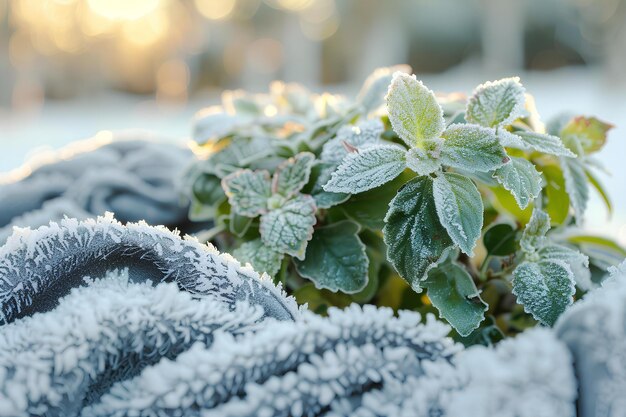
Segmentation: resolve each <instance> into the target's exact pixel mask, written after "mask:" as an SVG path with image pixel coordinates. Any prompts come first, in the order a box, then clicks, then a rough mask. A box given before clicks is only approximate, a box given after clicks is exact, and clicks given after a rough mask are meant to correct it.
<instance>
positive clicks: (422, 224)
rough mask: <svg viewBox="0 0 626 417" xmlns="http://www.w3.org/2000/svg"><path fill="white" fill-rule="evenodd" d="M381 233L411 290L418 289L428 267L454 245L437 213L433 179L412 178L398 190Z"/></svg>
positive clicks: (389, 253)
mask: <svg viewBox="0 0 626 417" xmlns="http://www.w3.org/2000/svg"><path fill="white" fill-rule="evenodd" d="M383 235H384V238H385V243H386V245H387V258H388V259H389V261H390V262H391V263H392V265H393V266H394V268H395V269H396V270H397V271H398V273H399V274H400V276H402V278H404V279H405V280H407V281H408V282H409V284H411V287H412V288H413V290H415V291H417V292H419V291H421V282H422V280H423V279H424V278H425V277H426V274H427V272H428V270H429V269H430V268H432V267H433V266H434V265H436V264H437V263H438V262H439V260H440V258H441V257H442V255H443V254H444V252H445V250H446V249H447V248H449V247H451V246H452V245H453V242H452V240H451V239H450V237H449V236H448V232H447V231H446V229H445V228H444V227H443V226H442V224H441V222H440V221H439V216H438V215H437V208H436V206H435V199H434V197H433V179H432V178H430V177H429V176H424V177H418V178H414V179H413V180H411V181H409V182H408V183H406V184H405V185H404V186H403V187H402V188H401V189H400V190H399V191H398V194H397V195H396V196H395V197H394V199H393V200H391V203H389V211H388V212H387V215H386V216H385V227H384V229H383Z"/></svg>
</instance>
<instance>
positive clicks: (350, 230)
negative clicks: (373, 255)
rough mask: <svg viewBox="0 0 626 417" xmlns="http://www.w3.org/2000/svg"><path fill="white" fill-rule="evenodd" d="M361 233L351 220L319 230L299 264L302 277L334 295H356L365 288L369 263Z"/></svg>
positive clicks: (297, 263)
mask: <svg viewBox="0 0 626 417" xmlns="http://www.w3.org/2000/svg"><path fill="white" fill-rule="evenodd" d="M358 232H359V226H358V225H357V224H356V223H354V222H352V221H349V220H348V221H342V222H339V223H334V224H331V225H328V226H325V227H321V228H319V229H317V230H315V234H313V239H311V241H310V242H309V244H308V246H307V248H306V255H305V257H304V260H301V261H296V269H297V270H298V273H299V274H300V275H302V276H303V277H306V278H309V279H310V280H311V281H313V282H314V283H315V286H316V287H317V288H326V289H329V290H330V291H333V292H336V291H341V292H344V293H348V294H353V293H356V292H358V291H360V290H362V289H363V288H365V286H366V285H367V280H368V266H369V259H368V258H367V255H366V253H365V245H364V244H363V243H362V242H361V240H360V239H359V236H358V235H357V233H358Z"/></svg>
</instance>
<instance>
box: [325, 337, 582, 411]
mask: <svg viewBox="0 0 626 417" xmlns="http://www.w3.org/2000/svg"><path fill="white" fill-rule="evenodd" d="M421 370H422V371H421V372H420V373H416V374H409V375H402V376H401V378H398V377H397V375H393V374H389V375H386V376H385V377H384V378H383V380H382V383H381V384H380V385H381V388H378V389H373V390H371V391H369V392H367V393H365V394H364V395H362V396H361V397H360V398H356V397H353V398H342V399H340V400H337V401H335V402H333V403H332V404H331V409H332V411H331V412H330V413H329V414H328V415H329V416H334V417H339V416H355V417H366V416H367V417H371V416H398V417H432V416H441V417H458V416H472V417H493V416H498V417H554V416H559V417H573V416H574V415H575V408H574V401H575V398H576V384H575V378H574V374H573V369H572V367H571V356H570V355H569V352H568V351H567V349H566V348H565V346H563V345H562V344H560V343H559V342H558V341H557V340H556V338H555V337H554V336H553V335H552V334H551V333H550V332H549V331H548V330H543V329H535V330H530V331H528V332H526V333H524V334H522V335H521V336H518V337H516V338H515V339H508V340H506V341H504V342H502V343H500V344H499V345H498V346H497V347H496V348H495V349H492V348H486V347H483V346H480V347H478V346H477V347H473V348H470V349H468V350H467V351H463V352H461V353H460V354H458V355H457V356H456V357H455V358H454V359H453V361H452V362H448V361H442V360H439V361H433V362H424V363H423V364H422V367H421Z"/></svg>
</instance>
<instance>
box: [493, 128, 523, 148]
mask: <svg viewBox="0 0 626 417" xmlns="http://www.w3.org/2000/svg"><path fill="white" fill-rule="evenodd" d="M496 136H497V137H498V141H500V145H502V146H504V147H505V148H518V149H528V146H529V145H528V144H527V143H526V142H524V141H523V140H522V138H521V137H519V136H518V135H516V134H515V133H512V132H509V131H508V130H506V129H505V128H504V127H499V128H497V129H496Z"/></svg>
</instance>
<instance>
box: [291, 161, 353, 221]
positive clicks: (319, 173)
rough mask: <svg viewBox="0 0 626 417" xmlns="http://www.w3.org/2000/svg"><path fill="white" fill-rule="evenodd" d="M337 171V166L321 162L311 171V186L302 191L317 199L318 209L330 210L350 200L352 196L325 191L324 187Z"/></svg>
mask: <svg viewBox="0 0 626 417" xmlns="http://www.w3.org/2000/svg"><path fill="white" fill-rule="evenodd" d="M336 169H337V166H336V165H333V164H327V163H325V162H319V163H317V164H315V165H314V166H313V168H312V169H311V179H310V181H309V184H308V185H307V186H306V187H304V189H303V190H302V191H303V193H304V194H309V195H310V196H311V197H313V198H314V199H315V205H316V206H317V208H322V209H326V208H330V207H333V206H336V205H337V204H341V203H343V202H345V201H346V200H348V199H349V198H350V194H346V193H331V192H328V191H325V190H324V185H325V184H326V183H327V182H328V181H330V177H331V175H332V173H333V172H334V171H335V170H336Z"/></svg>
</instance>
